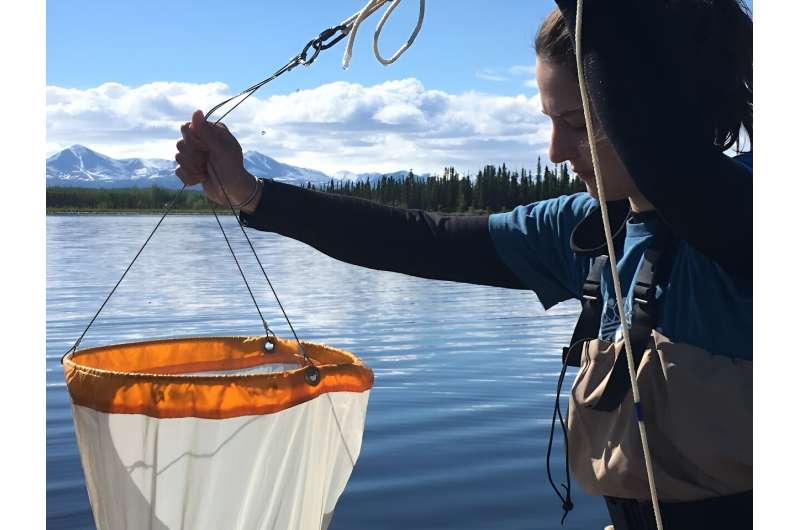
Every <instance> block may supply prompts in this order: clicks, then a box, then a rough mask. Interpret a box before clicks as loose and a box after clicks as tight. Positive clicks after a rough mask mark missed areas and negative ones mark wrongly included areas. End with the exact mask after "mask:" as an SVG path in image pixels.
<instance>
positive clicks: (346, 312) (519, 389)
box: [47, 215, 607, 530]
mask: <svg viewBox="0 0 800 530" xmlns="http://www.w3.org/2000/svg"><path fill="white" fill-rule="evenodd" d="M157 220H158V218H157V217H155V216H110V215H109V216H89V215H86V216H48V218H47V523H48V524H47V527H48V528H53V529H56V528H59V529H60V528H63V529H83V528H94V524H93V522H92V518H91V509H90V507H89V500H88V497H87V494H86V490H85V486H84V482H83V473H82V470H81V466H80V460H79V456H78V452H77V448H76V444H75V435H74V431H73V424H72V416H71V412H70V407H69V396H68V394H67V390H66V388H65V384H64V377H63V372H62V370H61V367H60V365H59V362H58V360H59V358H60V356H61V354H62V353H63V352H64V351H65V350H66V349H67V348H68V347H69V346H71V345H72V343H73V342H74V341H75V339H76V338H77V337H78V335H79V334H80V332H81V331H82V330H83V328H84V327H85V326H86V324H87V323H88V322H89V319H90V318H91V316H92V315H93V314H94V312H95V311H96V310H97V308H98V307H99V305H100V303H101V302H102V301H103V299H104V298H105V296H106V295H107V293H108V291H109V290H110V288H111V287H112V286H113V285H114V283H115V282H116V281H117V280H118V279H119V276H120V275H121V274H122V271H123V270H124V269H125V267H126V266H127V265H128V263H129V262H130V260H131V259H132V257H133V255H134V254H135V252H136V250H138V248H139V246H140V245H141V244H142V242H143V241H144V239H145V237H146V236H147V234H148V233H149V232H150V230H151V229H152V227H153V226H154V225H155V223H156V221H157ZM223 226H225V227H226V230H228V233H229V234H230V236H231V238H232V240H234V242H233V244H234V248H235V249H236V251H237V255H238V256H240V257H241V261H243V266H244V268H245V271H246V272H247V273H248V278H252V282H253V283H254V284H255V285H256V286H257V298H258V299H259V303H260V304H261V305H262V310H263V311H265V316H266V318H267V320H268V321H269V322H270V323H271V326H272V327H273V329H275V331H276V332H277V333H278V334H279V335H282V336H288V335H289V330H288V327H287V326H286V324H285V322H283V321H282V318H281V317H280V312H279V309H278V307H277V304H275V302H274V299H273V298H272V297H271V295H270V294H269V292H268V289H267V286H266V285H265V282H264V281H263V277H262V278H261V281H258V278H259V277H260V272H259V271H258V269H257V264H256V263H255V260H254V259H253V258H252V255H250V254H249V249H248V248H247V246H246V243H245V242H244V241H243V237H242V235H241V232H239V229H238V227H237V225H236V223H235V220H234V219H233V218H232V217H226V218H224V219H223ZM249 233H250V234H252V235H251V239H253V241H254V243H255V245H256V249H257V251H258V253H259V256H260V258H261V260H262V263H264V265H265V267H266V269H267V272H268V273H269V274H270V279H271V280H272V281H273V284H274V285H275V288H276V290H277V292H278V294H279V296H280V297H281V301H282V302H283V304H284V307H286V309H287V312H288V313H289V317H290V318H291V319H292V323H293V324H294V326H295V329H296V330H297V332H298V334H299V335H300V337H301V338H303V339H306V340H310V341H319V342H324V343H328V344H331V345H333V346H336V347H341V348H345V349H348V350H350V351H352V352H354V353H355V354H357V355H358V356H359V357H361V358H362V359H363V360H364V361H365V362H366V363H367V364H368V365H369V366H370V367H371V368H372V369H373V370H374V372H375V387H374V389H373V391H372V393H371V398H370V403H369V410H368V414H367V423H366V430H365V432H364V440H363V446H362V451H361V457H360V459H359V461H358V464H357V466H356V468H355V470H354V472H353V475H352V477H351V478H350V482H349V483H348V486H347V489H346V490H345V493H344V494H343V495H342V497H341V498H340V500H339V504H338V506H337V510H336V513H335V516H334V519H333V524H332V525H331V529H332V530H380V529H419V530H424V529H443V528H453V529H455V528H458V529H464V530H467V529H474V530H488V529H512V530H513V529H537V528H542V529H544V528H559V527H560V524H559V521H560V518H561V510H560V504H559V502H558V499H557V498H556V497H555V495H554V494H553V492H552V491H551V490H550V486H549V484H548V483H547V476H546V473H545V460H544V456H545V451H546V447H547V436H548V431H549V419H550V415H551V414H552V407H553V399H554V389H555V383H556V378H557V376H558V371H559V368H560V349H561V346H562V345H563V344H564V343H565V342H566V341H568V340H569V337H570V334H571V332H572V326H573V324H574V321H575V318H576V316H577V313H578V311H579V307H578V305H577V303H575V304H572V303H566V304H561V305H560V306H558V307H555V308H553V309H551V310H550V311H548V312H547V313H545V312H544V311H543V309H542V307H541V305H540V304H539V303H538V301H537V300H536V297H535V295H534V294H533V293H531V292H524V291H514V290H508V289H497V288H490V287H481V286H474V285H464V284H456V283H450V282H437V281H431V280H422V279H418V278H412V277H409V276H403V275H400V274H394V273H387V272H375V271H370V270H367V269H364V268H360V267H354V266H351V265H347V264H344V263H341V262H338V261H335V260H333V259H331V258H329V257H327V256H325V255H324V254H321V253H319V252H317V251H316V250H314V249H312V248H311V247H308V246H306V245H303V244H301V243H298V242H296V241H292V240H289V239H286V238H282V237H279V236H276V235H274V234H267V233H260V232H254V231H250V232H249ZM237 236H238V237H237ZM376 244H380V242H379V241H376ZM261 333H263V328H261V327H260V322H259V319H258V315H257V313H256V311H255V308H254V306H253V305H252V301H251V300H250V298H249V295H248V294H247V291H246V290H245V288H244V284H243V282H242V279H241V277H240V276H239V273H238V271H237V269H236V266H235V264H234V262H233V259H232V258H231V256H230V253H229V251H228V249H227V247H226V245H225V241H224V239H223V238H222V235H221V234H220V231H219V227H218V226H217V224H216V221H215V220H214V218H213V217H212V216H170V217H168V218H167V219H166V220H165V222H164V224H163V225H162V226H161V228H160V229H159V231H158V232H157V233H156V235H155V237H154V238H153V240H152V241H151V242H150V244H149V245H148V246H147V248H146V249H145V251H144V253H143V254H142V255H141V256H140V258H139V260H138V261H137V262H136V264H135V265H134V267H133V269H132V270H131V272H130V273H129V274H128V276H127V278H126V279H125V281H124V282H123V283H122V285H121V286H120V288H119V289H118V291H117V293H116V294H115V295H114V297H113V298H112V299H111V301H110V302H109V304H108V305H107V306H106V308H105V309H104V311H103V313H102V314H101V316H100V318H99V319H98V320H97V322H96V323H95V324H94V326H92V329H91V330H90V331H89V334H88V335H87V337H86V339H84V342H83V345H84V346H92V345H100V344H109V343H114V342H124V341H131V340H140V339H149V338H156V337H169V336H180V335H220V334H231V335H248V334H252V335H257V334H261ZM570 383H571V381H567V383H566V385H567V387H568V385H569V384H570ZM557 445H558V448H557V451H556V453H555V457H554V460H553V462H554V467H555V469H557V475H558V477H559V480H563V456H562V452H561V447H560V442H559V443H558V444H557ZM574 497H575V504H576V508H575V510H574V511H573V512H572V513H571V514H570V515H569V516H568V518H567V523H566V525H565V528H602V526H603V524H605V522H606V519H607V516H606V515H605V513H604V510H605V508H604V507H603V504H602V501H600V500H598V499H595V498H591V497H588V496H586V495H583V494H581V493H580V492H579V491H575V492H574Z"/></svg>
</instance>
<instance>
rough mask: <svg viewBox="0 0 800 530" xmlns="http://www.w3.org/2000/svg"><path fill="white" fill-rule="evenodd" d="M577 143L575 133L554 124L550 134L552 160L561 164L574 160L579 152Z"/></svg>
mask: <svg viewBox="0 0 800 530" xmlns="http://www.w3.org/2000/svg"><path fill="white" fill-rule="evenodd" d="M577 145H578V143H577V139H576V137H575V135H574V134H572V133H570V132H569V131H565V130H564V129H563V128H562V127H559V126H556V125H554V126H553V132H552V134H551V136H550V149H549V153H548V155H549V156H550V161H551V162H553V163H554V164H560V163H562V162H566V161H568V160H574V159H575V157H576V154H577V153H576V152H577Z"/></svg>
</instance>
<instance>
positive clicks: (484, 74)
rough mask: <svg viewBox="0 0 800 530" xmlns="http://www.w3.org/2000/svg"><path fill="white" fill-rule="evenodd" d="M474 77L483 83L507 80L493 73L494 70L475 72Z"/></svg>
mask: <svg viewBox="0 0 800 530" xmlns="http://www.w3.org/2000/svg"><path fill="white" fill-rule="evenodd" d="M475 77H477V78H478V79H483V80H484V81H506V80H507V79H508V78H506V77H505V76H502V75H500V74H498V73H497V72H495V71H494V70H480V71H478V72H475Z"/></svg>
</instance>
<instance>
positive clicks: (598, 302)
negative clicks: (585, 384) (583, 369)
mask: <svg viewBox="0 0 800 530" xmlns="http://www.w3.org/2000/svg"><path fill="white" fill-rule="evenodd" d="M606 263H608V256H597V258H595V260H594V263H593V264H592V267H591V268H590V269H589V275H588V276H587V277H586V280H585V281H584V283H583V292H582V295H581V315H580V316H579V317H578V322H577V324H575V330H574V331H573V332H572V339H570V341H569V346H565V347H564V348H563V351H562V353H561V362H562V363H564V364H566V365H568V366H580V365H581V348H580V347H579V346H580V344H581V343H583V341H586V340H591V339H595V338H597V331H598V330H599V329H600V318H601V317H602V315H603V297H602V296H601V293H600V282H601V278H602V276H603V269H605V266H606Z"/></svg>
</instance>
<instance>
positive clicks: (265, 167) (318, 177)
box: [244, 151, 331, 184]
mask: <svg viewBox="0 0 800 530" xmlns="http://www.w3.org/2000/svg"><path fill="white" fill-rule="evenodd" d="M244 167H245V169H246V170H247V171H249V172H250V173H252V174H253V175H255V176H256V177H267V178H271V179H275V180H278V181H281V182H288V183H289V184H305V183H306V182H311V183H312V184H325V183H327V182H329V181H330V180H331V177H329V176H328V175H326V174H325V173H323V172H322V171H317V170H316V169H306V168H303V167H297V166H290V165H289V164H283V163H281V162H278V161H277V160H275V159H274V158H271V157H268V156H267V155H263V154H261V153H259V152H258V151H246V152H245V153H244Z"/></svg>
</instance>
